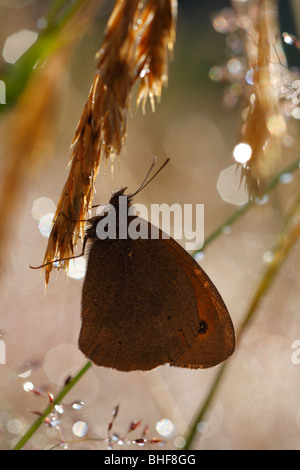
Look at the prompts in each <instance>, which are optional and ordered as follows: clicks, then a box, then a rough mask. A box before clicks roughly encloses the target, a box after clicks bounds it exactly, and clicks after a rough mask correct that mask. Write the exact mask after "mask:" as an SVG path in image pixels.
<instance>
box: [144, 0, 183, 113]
mask: <svg viewBox="0 0 300 470" xmlns="http://www.w3.org/2000/svg"><path fill="white" fill-rule="evenodd" d="M176 12H177V5H176V2H175V1H174V0H150V1H149V2H148V3H147V5H146V7H145V8H144V10H143V14H142V25H143V28H142V31H141V33H140V34H141V40H140V42H139V45H138V50H137V69H138V75H139V76H140V77H141V81H140V87H139V92H138V98H137V104H138V105H139V104H140V103H141V104H142V109H143V111H144V112H145V106H146V102H147V98H148V97H149V99H150V103H151V108H152V110H153V111H154V110H155V97H156V98H157V100H158V101H159V100H160V97H161V91H162V87H163V86H164V85H166V84H167V82H168V55H169V53H170V52H172V51H173V45H174V43H175V36H176V25H175V23H176Z"/></svg>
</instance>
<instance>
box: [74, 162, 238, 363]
mask: <svg viewBox="0 0 300 470" xmlns="http://www.w3.org/2000/svg"><path fill="white" fill-rule="evenodd" d="M167 161H168V160H167ZM166 163H167V162H165V164H166ZM165 164H164V165H163V166H165ZM163 166H162V167H161V168H160V170H161V169H162V168H163ZM150 170H151V169H150ZM160 170H158V171H160ZM157 173H158V172H156V173H155V175H156V174H157ZM148 174H149V173H148ZM155 175H154V176H155ZM154 176H153V177H152V178H151V180H152V179H153V178H154ZM151 180H149V181H148V182H147V183H145V180H144V183H143V184H142V186H141V187H140V188H139V190H138V191H136V192H135V193H134V194H132V195H127V196H126V194H125V190H126V189H127V188H122V189H121V190H119V191H117V192H115V193H114V194H113V195H112V197H111V199H110V201H109V203H110V205H111V206H112V207H113V208H114V209H115V213H116V220H117V221H118V219H119V217H118V215H119V213H120V202H119V201H120V197H121V196H123V200H124V196H126V198H125V203H126V206H127V207H126V209H127V210H128V209H129V207H130V205H131V203H132V199H133V196H135V195H136V194H137V193H138V192H140V191H141V190H142V189H143V188H144V187H145V186H146V184H148V183H149V182H150V181H151ZM103 217H104V215H100V216H96V217H93V218H92V219H90V221H89V222H88V227H87V230H86V235H85V241H84V246H85V244H86V243H88V246H89V248H88V251H89V254H88V264H87V271H86V276H85V280H84V284H83V289H82V303H81V318H82V326H81V331H80V336H79V348H80V350H81V351H82V352H83V353H84V354H85V356H87V357H88V358H89V359H90V360H91V361H92V362H93V363H95V364H97V365H98V366H104V367H112V368H115V369H118V370H120V371H133V370H144V371H146V370H150V369H153V368H155V367H157V366H160V365H163V364H171V365H173V366H178V367H187V368H207V367H212V366H215V365H217V364H219V363H221V362H222V361H224V360H226V359H227V358H228V357H229V356H230V355H231V354H232V353H233V351H234V348H235V333H234V327H233V324H232V321H231V318H230V316H229V314H228V311H227V308H226V306H225V304H224V302H223V300H222V298H221V296H220V294H219V292H218V291H217V289H216V287H215V286H214V284H213V283H212V281H211V280H210V279H209V277H208V276H207V274H206V273H205V272H204V271H203V270H202V269H201V267H200V266H199V265H198V263H197V262H196V261H195V260H194V259H193V258H192V257H191V256H190V255H189V254H188V253H187V252H186V251H185V250H184V248H182V247H181V246H180V245H179V244H178V243H177V242H176V241H175V240H174V239H172V238H170V237H169V238H164V237H163V232H162V231H161V230H160V229H158V228H156V230H157V231H158V232H157V233H158V238H156V239H153V238H151V233H154V232H155V229H154V227H153V226H152V225H151V223H149V222H147V221H146V220H144V219H142V218H140V217H137V216H128V219H127V223H128V226H129V224H130V223H132V222H134V223H135V224H138V225H139V226H140V229H141V233H143V234H145V231H146V232H147V233H148V238H137V239H131V238H130V237H127V238H125V239H123V238H122V239H121V238H120V237H119V238H118V233H119V225H118V222H117V227H116V229H117V230H116V238H113V239H110V238H106V239H99V238H98V236H97V226H98V224H99V222H100V221H102V222H103ZM153 229H154V230H153Z"/></svg>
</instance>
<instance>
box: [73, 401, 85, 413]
mask: <svg viewBox="0 0 300 470" xmlns="http://www.w3.org/2000/svg"><path fill="white" fill-rule="evenodd" d="M71 406H72V408H73V409H74V410H77V411H78V410H82V408H83V407H84V402H83V401H81V400H79V401H74V402H73V403H72V405H71Z"/></svg>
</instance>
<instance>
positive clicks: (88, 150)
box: [44, 0, 176, 286]
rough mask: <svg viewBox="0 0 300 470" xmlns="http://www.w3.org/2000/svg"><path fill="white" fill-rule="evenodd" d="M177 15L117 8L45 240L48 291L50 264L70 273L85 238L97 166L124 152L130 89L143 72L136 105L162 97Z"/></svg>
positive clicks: (164, 5) (163, 3)
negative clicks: (46, 241)
mask: <svg viewBox="0 0 300 470" xmlns="http://www.w3.org/2000/svg"><path fill="white" fill-rule="evenodd" d="M175 13H176V3H175V1H174V0H173V1H171V0H148V1H146V2H144V3H142V5H141V3H140V1H139V0H124V1H122V0H117V2H116V4H115V8H114V10H113V12H112V14H111V16H110V19H109V21H108V23H107V27H106V31H105V35H104V40H103V42H102V45H101V47H100V50H99V52H98V54H97V56H96V58H97V66H96V70H95V75H94V80H93V83H92V86H91V89H90V92H89V95H88V99H87V102H86V104H85V107H84V109H83V112H82V115H81V118H80V120H79V123H78V125H77V129H76V132H75V136H74V139H73V142H72V155H71V160H70V164H69V165H70V171H69V175H68V178H67V181H66V183H65V186H64V188H63V191H62V194H61V196H60V200H59V202H58V206H57V210H56V214H55V217H54V223H53V227H52V231H51V233H50V237H49V240H48V246H47V249H46V253H45V257H44V265H46V266H44V268H45V281H46V286H47V284H48V282H49V277H50V273H51V271H52V269H53V264H52V262H53V260H61V261H58V263H59V267H63V268H64V269H68V265H69V259H68V258H70V257H72V255H73V250H74V246H75V245H76V244H77V241H78V238H79V237H80V236H81V237H82V236H83V222H82V221H84V220H85V219H86V218H87V216H88V212H89V209H90V207H91V203H92V199H93V194H94V185H95V181H96V177H97V174H98V171H99V166H100V163H101V161H104V162H107V161H108V159H111V160H112V161H113V159H114V157H115V156H118V155H119V153H120V152H121V150H122V148H123V146H124V143H125V141H126V132H127V111H128V109H129V106H130V97H131V92H132V87H133V85H134V83H135V82H136V81H137V79H139V77H140V75H141V72H142V71H145V67H147V70H149V72H147V73H145V74H144V76H143V78H142V80H143V81H142V83H141V88H140V92H139V99H141V97H143V101H145V100H146V99H147V95H148V94H149V96H150V98H151V97H152V96H153V95H155V96H157V97H159V96H160V93H161V86H162V84H163V83H164V82H166V77H167V65H166V64H167V59H168V55H167V51H168V50H169V49H170V48H171V44H173V41H174V38H175V19H174V18H175V16H176V15H175ZM142 75H143V74H142ZM146 75H147V81H146V78H145V77H146ZM146 83H147V85H146Z"/></svg>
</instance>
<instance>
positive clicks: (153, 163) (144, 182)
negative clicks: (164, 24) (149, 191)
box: [129, 158, 170, 197]
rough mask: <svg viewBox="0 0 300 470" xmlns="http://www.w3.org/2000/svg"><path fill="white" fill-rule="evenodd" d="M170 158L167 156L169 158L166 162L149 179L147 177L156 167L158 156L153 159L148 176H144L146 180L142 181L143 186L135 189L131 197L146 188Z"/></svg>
mask: <svg viewBox="0 0 300 470" xmlns="http://www.w3.org/2000/svg"><path fill="white" fill-rule="evenodd" d="M169 160H170V159H169V158H167V160H166V161H165V163H163V165H162V166H161V167H160V168H159V169H158V170H157V172H156V173H154V175H153V176H152V177H151V178H150V179H149V180H148V181H147V178H148V177H149V175H150V173H151V171H152V168H153V167H154V165H155V163H156V158H155V159H154V160H153V162H152V165H151V167H150V169H149V171H148V173H147V175H146V177H145V178H144V181H143V182H142V184H141V186H140V187H139V188H138V189H137V190H136V191H135V193H133V194H130V196H129V197H134V196H136V195H137V194H138V193H139V192H141V191H142V189H144V188H145V187H146V186H147V185H148V184H149V183H150V182H151V181H152V180H153V179H154V178H155V176H156V175H157V174H158V173H159V172H160V171H161V170H162V169H163V168H164V167H165V166H166V164H167V163H168V162H169Z"/></svg>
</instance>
